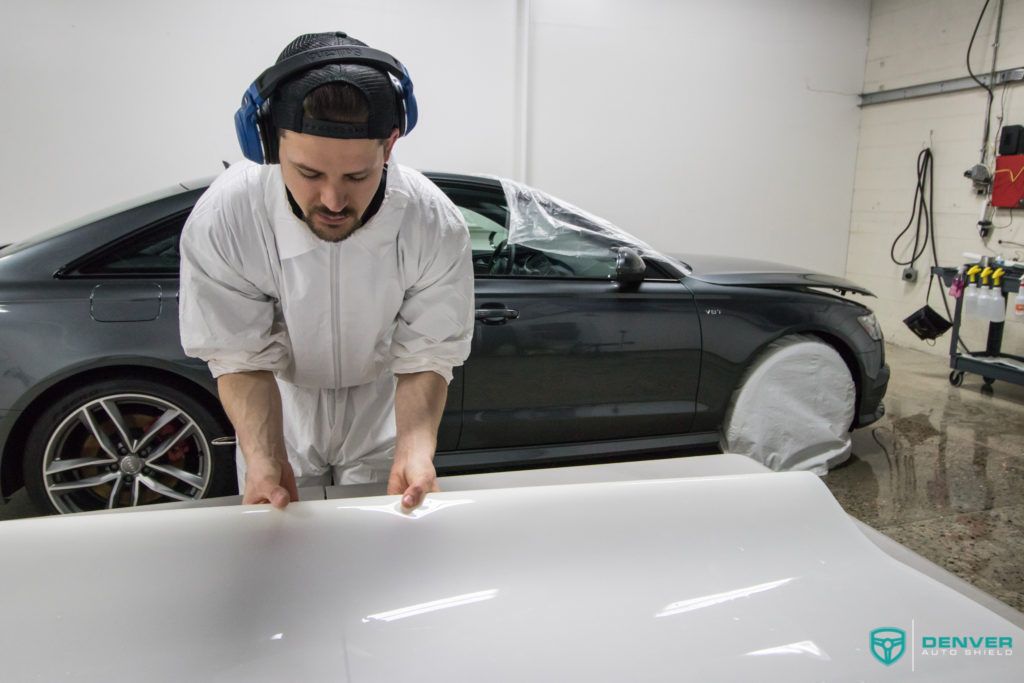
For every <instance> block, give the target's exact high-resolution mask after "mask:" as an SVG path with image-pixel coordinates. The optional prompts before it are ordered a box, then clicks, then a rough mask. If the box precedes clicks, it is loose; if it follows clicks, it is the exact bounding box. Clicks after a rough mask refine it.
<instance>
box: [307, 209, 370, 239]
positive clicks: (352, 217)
mask: <svg viewBox="0 0 1024 683" xmlns="http://www.w3.org/2000/svg"><path fill="white" fill-rule="evenodd" d="M317 215H322V216H327V217H328V218H338V217H341V216H345V217H348V218H349V220H348V222H347V224H345V225H343V226H337V227H333V226H332V227H324V226H321V225H317V224H316V222H315V221H314V219H315V218H316V216H317ZM302 220H303V221H305V223H306V225H308V226H309V229H310V230H312V231H313V234H314V235H316V236H317V237H319V238H320V239H322V240H323V241H324V242H344V241H345V240H347V239H348V238H349V237H351V236H352V233H354V232H355V231H356V230H358V229H359V228H361V227H363V221H362V220H361V218H360V217H359V216H358V215H356V212H355V211H353V210H352V209H351V208H349V207H345V208H344V209H342V210H341V211H338V212H336V213H335V212H333V211H328V210H327V209H326V208H325V207H324V206H316V207H313V209H312V210H311V211H310V212H309V213H308V214H307V213H305V212H303V217H302Z"/></svg>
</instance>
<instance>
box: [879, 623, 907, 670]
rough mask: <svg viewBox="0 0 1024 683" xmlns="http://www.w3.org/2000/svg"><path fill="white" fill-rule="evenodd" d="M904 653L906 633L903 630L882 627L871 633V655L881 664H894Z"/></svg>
mask: <svg viewBox="0 0 1024 683" xmlns="http://www.w3.org/2000/svg"><path fill="white" fill-rule="evenodd" d="M906 651H907V632H906V631H904V630H903V629H901V628H895V627H892V626H883V627H882V628H876V629H875V630H873V631H872V632H871V655H872V656H873V657H874V658H875V659H877V660H878V661H880V662H881V663H882V664H885V665H886V666H891V665H892V664H895V663H896V662H897V661H899V658H900V657H902V656H903V653H904V652H906Z"/></svg>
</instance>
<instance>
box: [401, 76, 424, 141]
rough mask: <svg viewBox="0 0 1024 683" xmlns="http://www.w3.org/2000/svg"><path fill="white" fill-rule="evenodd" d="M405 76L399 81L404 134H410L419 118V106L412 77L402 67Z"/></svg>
mask: <svg viewBox="0 0 1024 683" xmlns="http://www.w3.org/2000/svg"><path fill="white" fill-rule="evenodd" d="M402 72H403V76H402V79H401V81H400V82H399V83H398V90H399V99H400V100H401V102H402V107H401V111H402V123H403V128H404V130H402V135H408V134H409V133H411V132H412V129H413V128H415V127H416V120H417V119H418V118H419V106H418V105H417V104H416V95H415V94H413V91H412V79H411V78H410V77H409V72H408V71H406V70H405V67H402Z"/></svg>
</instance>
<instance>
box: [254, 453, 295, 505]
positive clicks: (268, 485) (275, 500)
mask: <svg viewBox="0 0 1024 683" xmlns="http://www.w3.org/2000/svg"><path fill="white" fill-rule="evenodd" d="M298 499H299V491H298V489H297V488H296V486H295V472H293V471H292V466H291V464H290V463H288V462H285V463H284V464H281V463H278V462H266V463H260V464H259V465H257V466H256V467H249V468H247V469H246V471H245V494H244V495H243V496H242V504H243V505H258V504H260V503H270V504H271V505H273V506H274V507H276V508H277V509H279V510H283V509H284V508H285V507H286V506H287V505H288V503H290V502H292V501H293V500H298Z"/></svg>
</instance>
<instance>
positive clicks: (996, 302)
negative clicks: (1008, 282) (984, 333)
mask: <svg viewBox="0 0 1024 683" xmlns="http://www.w3.org/2000/svg"><path fill="white" fill-rule="evenodd" d="M1005 274H1006V271H1005V270H1003V269H1002V268H996V270H995V272H994V273H992V288H991V289H989V290H988V321H989V322H990V323H1001V322H1003V321H1004V320H1006V304H1005V303H1004V301H1003V275H1005Z"/></svg>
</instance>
